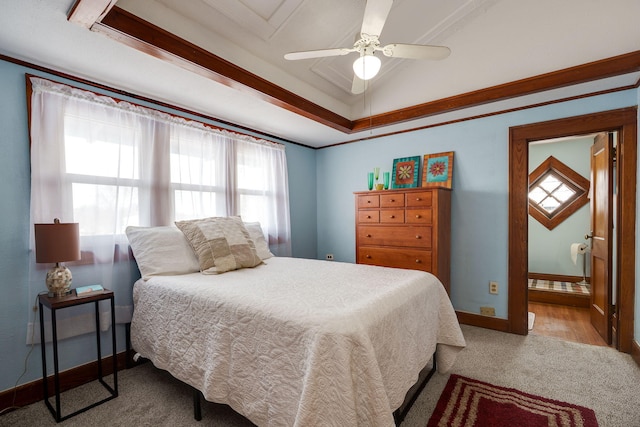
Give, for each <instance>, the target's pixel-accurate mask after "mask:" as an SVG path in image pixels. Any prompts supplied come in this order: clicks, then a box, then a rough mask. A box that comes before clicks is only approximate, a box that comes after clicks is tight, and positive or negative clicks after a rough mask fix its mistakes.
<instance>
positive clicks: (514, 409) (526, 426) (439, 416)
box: [427, 375, 598, 427]
mask: <svg viewBox="0 0 640 427" xmlns="http://www.w3.org/2000/svg"><path fill="white" fill-rule="evenodd" d="M444 426H460V427H507V426H508V427H513V426H518V427H549V426H557V427H598V421H597V420H596V414H595V413H594V412H593V410H591V409H588V408H584V407H582V406H577V405H572V404H569V403H565V402H560V401H558V400H551V399H545V398H544V397H540V396H534V395H532V394H527V393H523V392H521V391H518V390H515V389H512V388H504V387H498V386H494V385H491V384H488V383H484V382H481V381H477V380H473V379H471V378H466V377H461V376H459V375H451V377H450V378H449V382H447V385H446V386H445V388H444V391H443V392H442V395H441V396H440V400H438V404H437V406H436V409H435V411H434V412H433V415H431V419H429V424H427V427H444Z"/></svg>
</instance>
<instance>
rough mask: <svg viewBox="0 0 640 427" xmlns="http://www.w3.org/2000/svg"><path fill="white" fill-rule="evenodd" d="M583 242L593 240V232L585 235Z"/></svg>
mask: <svg viewBox="0 0 640 427" xmlns="http://www.w3.org/2000/svg"><path fill="white" fill-rule="evenodd" d="M584 238H585V240H587V239H593V231H592V232H591V234H589V233H587V234H585V235H584Z"/></svg>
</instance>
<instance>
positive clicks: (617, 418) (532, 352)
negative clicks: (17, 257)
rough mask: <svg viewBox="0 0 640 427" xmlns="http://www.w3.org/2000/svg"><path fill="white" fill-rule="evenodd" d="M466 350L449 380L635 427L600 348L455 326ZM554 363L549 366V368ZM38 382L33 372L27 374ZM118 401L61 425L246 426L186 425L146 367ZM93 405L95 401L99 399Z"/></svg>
mask: <svg viewBox="0 0 640 427" xmlns="http://www.w3.org/2000/svg"><path fill="white" fill-rule="evenodd" d="M462 331H463V333H464V336H465V339H466V341H467V347H466V348H465V349H464V350H463V351H462V352H460V354H459V356H458V359H457V360H456V364H455V365H454V367H453V370H452V372H451V373H452V374H458V375H461V376H465V377H469V378H475V379H477V380H479V381H484V382H488V383H491V384H494V385H497V386H500V387H509V388H515V389H517V390H520V391H522V392H524V393H530V394H535V395H538V396H542V397H545V398H547V399H554V400H561V401H563V402H568V403H571V404H574V405H580V406H584V407H587V408H591V409H593V410H594V411H595V413H596V418H597V420H598V424H599V426H600V427H631V426H640V405H638V404H637V402H638V396H640V368H639V367H638V366H637V365H636V363H635V362H634V361H633V359H632V358H631V357H630V356H629V355H627V354H623V353H619V352H618V351H616V350H614V349H611V348H607V347H598V346H591V345H585V344H576V343H571V342H565V341H561V340H559V339H556V338H549V337H542V336H538V335H528V336H520V335H513V334H507V333H503V332H497V331H492V330H488V329H482V328H476V327H472V326H466V325H462ZM551 360H552V361H553V363H549V361H551ZM30 374H31V376H32V377H35V378H37V376H38V374H39V373H38V372H37V371H36V372H31V373H30ZM449 376H450V375H442V374H435V375H434V376H433V378H431V381H429V383H428V384H427V387H426V388H425V390H424V391H423V392H422V393H421V394H420V396H419V397H418V399H417V401H416V403H415V404H414V406H413V408H412V409H411V411H409V414H408V415H407V418H406V419H405V421H404V423H402V427H425V426H426V424H427V421H428V420H429V417H430V416H431V414H432V412H433V411H434V408H435V407H436V404H437V402H438V399H439V397H440V395H441V394H442V391H443V389H444V387H445V385H446V383H447V381H448V379H449ZM118 384H119V388H120V396H119V397H118V398H116V399H113V400H111V401H109V402H107V403H105V404H103V405H100V406H97V407H95V408H93V409H91V410H89V411H88V412H86V413H83V414H80V415H78V416H76V417H73V418H71V419H69V420H67V421H65V422H64V423H62V424H60V425H61V426H63V427H79V426H82V427H84V426H123V427H124V426H154V427H159V426H185V427H190V426H194V427H197V426H199V427H205V426H220V427H239V426H250V425H251V423H250V422H249V421H247V420H246V419H245V418H243V417H242V416H240V415H238V414H236V413H235V412H233V411H232V410H231V409H229V408H228V407H227V406H224V405H216V404H213V403H208V402H206V403H203V408H202V409H203V411H202V416H203V418H202V421H200V422H198V421H195V420H194V419H193V405H192V400H191V398H192V394H191V390H190V389H189V387H187V386H185V385H184V384H182V383H180V382H178V381H176V380H174V379H173V378H172V377H171V376H170V375H169V374H167V373H166V372H163V371H161V370H159V369H156V368H154V367H153V365H152V364H151V363H146V364H143V365H141V366H138V367H136V368H133V369H129V370H125V371H121V372H120V373H119V375H118ZM101 389H102V390H104V389H103V388H102V386H101V385H96V383H92V384H88V385H87V386H84V387H82V388H77V389H74V390H70V391H69V392H66V393H64V394H63V396H62V399H63V400H62V401H63V403H64V404H66V402H72V401H77V402H76V403H77V404H80V403H83V401H85V402H86V401H89V402H91V401H95V400H94V398H95V397H97V396H96V393H102V392H103V391H102V390H101ZM98 397H99V396H98ZM0 425H1V426H43V427H46V426H55V425H56V423H55V421H54V420H53V418H52V417H51V414H49V412H48V410H47V408H46V407H45V405H44V403H43V402H37V403H34V404H32V405H29V406H27V407H25V408H22V409H19V410H16V411H13V412H11V413H9V414H7V415H3V416H0Z"/></svg>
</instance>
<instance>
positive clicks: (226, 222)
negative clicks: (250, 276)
mask: <svg viewBox="0 0 640 427" xmlns="http://www.w3.org/2000/svg"><path fill="white" fill-rule="evenodd" d="M176 225H177V226H178V228H179V229H180V230H182V232H183V233H184V235H185V237H186V238H187V240H188V241H189V243H190V244H191V247H192V248H193V251H194V252H195V253H196V257H197V258H198V262H199V264H200V271H201V272H202V273H205V274H216V273H224V272H226V271H231V270H237V269H240V268H244V267H255V266H256V265H259V264H261V263H262V260H261V259H260V257H259V256H258V253H257V252H256V247H255V245H254V243H253V240H251V237H250V236H249V232H248V231H247V229H246V228H245V227H244V224H243V223H242V219H241V218H240V217H239V216H232V217H215V218H204V219H196V220H192V221H176Z"/></svg>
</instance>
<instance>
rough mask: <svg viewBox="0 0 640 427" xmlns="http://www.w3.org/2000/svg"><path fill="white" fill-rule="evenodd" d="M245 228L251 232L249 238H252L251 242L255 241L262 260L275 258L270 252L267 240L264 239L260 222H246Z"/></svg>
mask: <svg viewBox="0 0 640 427" xmlns="http://www.w3.org/2000/svg"><path fill="white" fill-rule="evenodd" d="M244 226H245V228H246V229H247V231H248V232H249V236H251V240H253V244H254V245H255V246H256V252H257V253H258V256H259V257H260V259H263V260H265V259H267V258H271V257H272V256H274V255H273V254H272V253H271V251H270V250H269V244H268V243H267V240H266V239H265V238H264V233H263V232H262V227H261V226H260V223H259V222H245V223H244Z"/></svg>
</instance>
